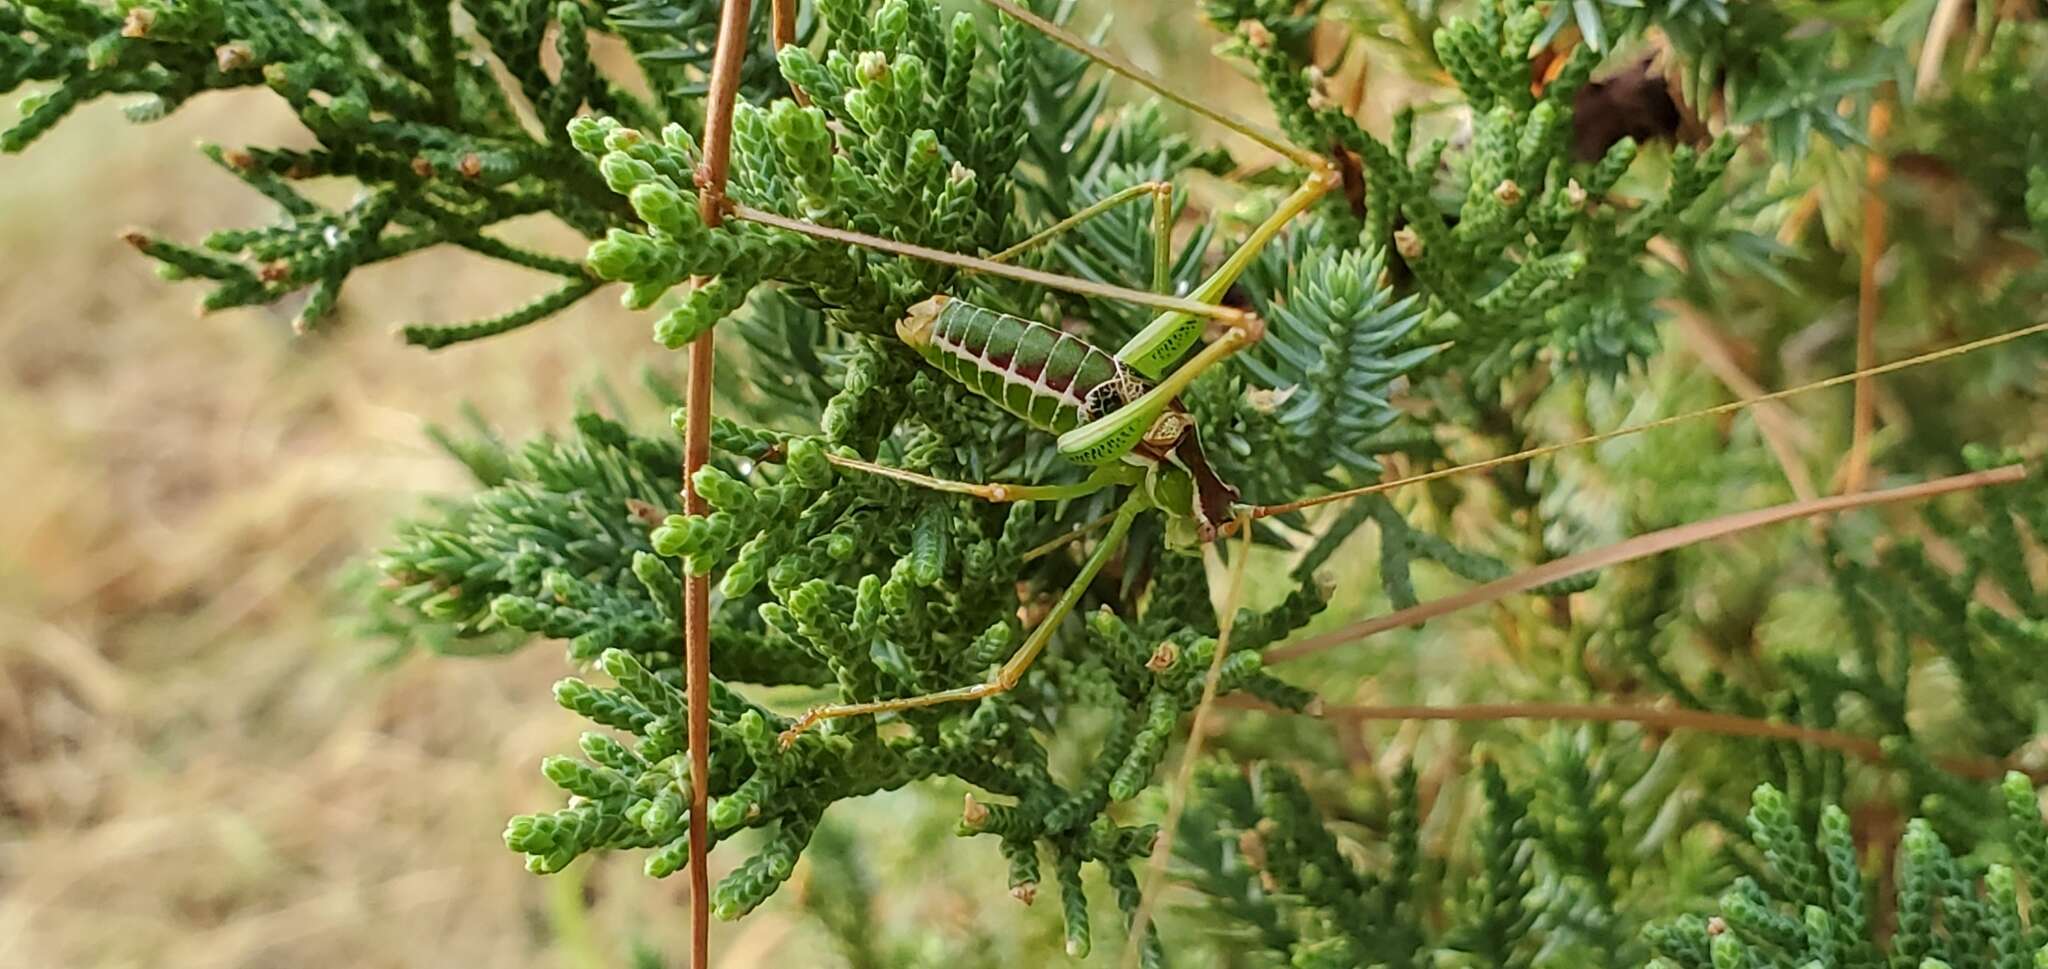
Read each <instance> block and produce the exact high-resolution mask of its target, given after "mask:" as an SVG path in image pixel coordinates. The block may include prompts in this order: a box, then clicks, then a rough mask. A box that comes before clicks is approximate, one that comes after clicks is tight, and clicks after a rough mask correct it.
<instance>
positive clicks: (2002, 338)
mask: <svg viewBox="0 0 2048 969" xmlns="http://www.w3.org/2000/svg"><path fill="white" fill-rule="evenodd" d="M2037 333H2048V322H2042V323H2036V324H2034V325H2032V326H2025V327H2021V328H2019V329H2017V330H2009V331H2007V332H2004V333H1999V334H1996V335H1993V336H1987V337H1984V338H1983V339H1980V340H1972V341H1970V342H1968V343H1961V344H1957V345H1955V346H1952V347H1944V348H1942V349H1939V350H1930V351H1928V352H1926V353H1922V354H1918V355H1916V356H1911V357H1907V358H1905V359H1903V360H1894V361H1892V362H1890V363H1885V364H1879V365H1877V366H1875V367H1866V368H1864V369H1861V370H1851V371H1849V372H1848V373H1845V374H1837V375H1836V376H1833V377H1828V378H1825V379H1822V380H1816V381H1814V382H1812V383H1808V384H1800V385H1799V386H1797V387H1788V388H1786V389H1784V390H1774V391H1772V392H1770V393H1768V394H1763V395H1761V396H1758V397H1747V398H1743V399H1739V400H1731V401H1728V402H1727V403H1724V404H1716V405H1714V406H1712V407H1706V408H1701V409H1700V410H1694V411H1687V412H1685V413H1683V414H1673V415H1671V416H1670V417H1660V418H1658V419H1656V420H1654V421H1645V422H1643V423H1641V424H1629V425H1627V426H1624V427H1618V428H1615V429H1614V430H1611V431H1603V432H1601V433H1599V434H1589V435H1587V436H1585V437H1581V438H1577V439H1575V440H1570V441H1565V442H1562V443H1559V444H1545V445H1543V446H1541V447H1533V448H1529V449H1527V450H1523V451H1516V452H1514V453H1513V454H1503V455H1501V456H1499V457H1496V458H1487V459H1486V460H1484V461H1474V462H1472V463H1470V464H1460V465H1457V466H1455V467H1449V468H1439V469H1437V470H1435V471H1425V472H1423V473H1421V474H1412V475H1409V476H1407V477H1405V478H1395V479H1393V480H1391V481H1382V482H1380V483H1378V484H1371V485H1366V486H1364V487H1361V488H1351V489H1349V490H1345V491H1334V492H1331V493H1330V494H1327V495H1317V496H1315V497H1313V498H1303V499H1301V500H1300V501H1290V502H1286V503H1284V504H1279V505H1260V506H1258V507H1257V508H1256V509H1255V510H1254V511H1253V512H1252V516H1251V517H1253V518H1271V517H1273V516H1275V515H1285V514H1287V513H1289V512H1296V511H1300V510H1302V509H1304V508H1313V507H1315V506H1317V505H1327V504H1330V503H1331V502H1336V501H1348V500H1350V499H1352V498H1363V497H1365V496H1366V495H1376V494H1379V493H1380V492H1383V491H1392V490H1394V489H1395V488H1405V487H1407V486H1409V485H1417V484H1422V483H1423V482H1425V481H1437V480H1440V479H1443V478H1449V477H1454V476H1456V475H1461V474H1467V473H1470V472H1473V471H1484V470H1487V469H1489V468H1497V467H1500V466H1502V465H1507V464H1519V463H1521V462H1523V461H1530V460H1534V459H1536V458H1540V457H1544V456H1546V455H1550V454H1556V453H1558V452H1559V451H1569V450H1571V449H1573V448H1578V447H1585V446H1587V445H1590V444H1600V443H1602V442H1605V441H1612V440H1614V439H1616V438H1621V437H1627V436H1629V435H1631V434H1640V433H1642V432H1644V431H1651V430H1656V429H1657V428H1660V427H1669V426H1671V425H1673V424H1683V423H1685V422H1687V421H1691V420H1696V419H1698V418H1702V417H1717V416H1720V415H1722V414H1733V413H1735V412H1737V411H1740V410H1744V409H1747V408H1749V407H1754V406H1756V405H1757V404H1762V403H1766V402H1769V401H1774V400H1783V399H1785V398H1787V397H1796V396H1798V395H1800V394H1805V393H1811V392H1813V391H1816V390H1825V389H1827V388H1829V387H1838V386H1840V385H1842V384H1846V383H1854V382H1858V381H1863V380H1867V379H1868V378H1871V377H1877V376H1881V375H1883V374H1888V373H1893V372H1896V371H1900V370H1910V369H1912V368H1914V367H1918V366H1921V365H1923V364H1929V363H1933V362H1935V361H1937V360H1945V359H1948V358H1949V357H1959V356H1962V355H1963V354H1966V353H1971V352H1974V351H1977V350H1982V349H1984V348H1986V347H1994V346H1997V345H1999V344H2001V343H2010V342H2012V341H2014V340H2019V339H2023V338H2026V337H2030V336H2033V335H2035V334H2037ZM1234 527H1235V524H1234V523H1233V524H1232V525H1229V526H1225V530H1226V532H1227V531H1228V530H1230V529H1232V528H1234Z"/></svg>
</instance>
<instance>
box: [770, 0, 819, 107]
mask: <svg viewBox="0 0 2048 969" xmlns="http://www.w3.org/2000/svg"><path fill="white" fill-rule="evenodd" d="M771 2H772V4H773V5H772V6H771V8H770V13H771V14H772V15H773V16H772V18H771V19H770V22H769V30H770V31H771V33H770V34H769V37H770V38H771V41H772V43H774V45H775V51H776V54H777V55H778V56H780V54H781V52H782V49H783V48H784V47H788V46H789V45H791V44H794V43H796V0H771ZM789 94H790V96H791V97H793V98H796V103H798V104H801V105H803V106H804V107H807V108H808V107H810V106H811V96H810V94H809V93H808V92H806V91H805V90H804V89H803V88H800V87H797V86H796V82H795V81H791V82H789Z"/></svg>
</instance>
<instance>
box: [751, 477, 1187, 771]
mask: <svg viewBox="0 0 2048 969" xmlns="http://www.w3.org/2000/svg"><path fill="white" fill-rule="evenodd" d="M1146 507H1148V505H1147V503H1146V501H1145V498H1144V496H1143V494H1142V493H1140V492H1133V493H1132V494H1131V495H1130V496H1129V497H1127V498H1125V499H1124V503H1123V505H1122V506H1121V507H1119V508H1118V509H1117V513H1116V518H1115V519H1113V520H1112V521H1111V522H1110V526H1109V531H1108V532H1107V533H1106V534H1104V535H1103V536H1102V542H1101V544H1099V545H1097V546H1096V547H1095V551H1094V552H1092V553H1090V554H1089V556H1088V559H1087V561H1085V562H1083V563H1081V571H1080V573H1079V574H1077V575H1076V576H1074V581H1073V582H1071V583H1069V584H1068V586H1067V588H1066V590H1065V591H1063V592H1061V593H1060V597H1059V600H1058V601H1057V602H1055V603H1053V607H1052V609H1050V610H1048V611H1047V612H1046V614H1045V617H1044V618H1043V619H1040V620H1039V621H1038V625H1037V626H1035V627H1033V628H1032V630H1031V635H1030V636H1028V637H1026V638H1025V640H1024V644H1023V645H1022V646H1019V647H1018V648H1017V652H1016V653H1014V654H1012V655H1011V656H1010V658H1009V659H1008V660H1007V661H1005V662H1004V663H1003V665H1002V666H1001V667H999V668H998V669H997V670H996V673H995V675H994V676H992V677H990V678H989V679H988V680H987V681H986V682H983V683H976V684H974V685H972V686H963V687H956V688H954V689H950V690H940V691H937V692H934V693H922V694H919V695H917V696H906V697H897V698H894V699H888V700H874V701H870V702H867V703H837V704H830V705H827V706H821V707H815V708H812V709H811V710H810V711H809V712H807V713H805V714H804V715H803V716H802V717H800V718H798V719H797V721H796V723H794V724H792V725H791V726H790V728H789V729H788V730H785V731H783V733H782V743H783V745H784V746H788V745H789V744H791V743H793V742H795V740H796V738H797V737H798V736H799V735H800V734H802V733H804V732H805V731H807V730H810V729H811V728H812V727H815V726H817V725H818V724H820V723H823V722H825V721H827V720H836V719H840V718H843V717H859V716H874V715H877V714H883V713H894V712H896V711H899V710H915V709H920V708H922V707H930V706H938V705H940V704H945V703H963V702H967V701H970V700H981V699H986V698H988V697H992V696H995V695H997V694H999V693H1005V692H1008V691H1009V690H1010V689H1011V688H1013V687H1015V686H1016V685H1017V684H1018V683H1019V682H1021V681H1022V680H1023V679H1024V674H1025V673H1027V672H1029V671H1030V669H1031V664H1032V663H1034V662H1036V661H1037V660H1038V657H1039V656H1040V654H1042V653H1044V652H1045V647H1046V645H1047V644H1049V643H1050V642H1052V637H1053V634H1054V633H1056V632H1058V631H1059V628H1060V624H1061V623H1063V622H1065V621H1066V618H1067V616H1069V615H1071V614H1072V613H1073V611H1074V607H1075V606H1077V605H1079V604H1080V601H1081V597H1082V596H1083V595H1085V594H1086V593H1087V591H1088V587H1089V585H1091V584H1093V583H1094V581H1095V577H1096V576H1097V575H1099V574H1101V572H1102V569H1103V567H1104V566H1105V565H1108V564H1109V561H1110V559H1112V558H1114V557H1116V553H1117V552H1118V551H1119V550H1120V549H1121V548H1122V547H1123V544H1124V540H1125V539H1126V538H1128V537H1129V536H1130V533H1131V523H1132V522H1133V521H1135V520H1136V519H1137V517H1138V514H1139V513H1140V512H1142V511H1144V510H1145V508H1146Z"/></svg>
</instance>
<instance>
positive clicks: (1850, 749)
mask: <svg viewBox="0 0 2048 969" xmlns="http://www.w3.org/2000/svg"><path fill="white" fill-rule="evenodd" d="M1221 702H1222V703H1223V705H1224V706H1227V707H1231V708H1234V709H1239V710H1262V711H1266V712H1270V713H1287V712H1290V711H1286V710H1281V709H1279V708H1277V707H1272V706H1268V705H1266V704H1264V703H1260V702H1258V701H1256V700H1251V699H1246V698H1239V697H1225V698H1223V700H1222V701H1221ZM1307 713H1308V715H1309V716H1313V717H1316V718H1317V719H1321V720H1329V721H1335V722H1346V723H1368V722H1372V721H1382V720H1404V721H1406V720H1449V721H1456V722H1460V723H1492V722H1498V721H1502V720H1565V721H1572V722H1578V723H1636V724H1641V725H1643V726H1646V727H1655V728H1658V729H1661V730H1690V731H1695V732H1698V733H1710V734H1716V735H1718V736H1723V737H1756V738H1759V739H1764V740H1787V741H1791V742H1793V743H1798V744H1805V745H1806V746H1809V747H1819V748H1822V749H1824V750H1833V751H1836V752H1839V753H1842V754H1847V755H1848V756H1851V757H1855V758H1857V759H1860V760H1867V761H1871V762H1873V763H1884V762H1886V761H1887V760H1888V759H1889V758H1887V757H1886V756H1885V753H1884V746H1883V745H1882V744H1880V743H1879V742H1878V741H1876V740H1873V739H1871V738H1869V737H1860V736H1857V735H1856V734H1852V733H1845V732H1842V731H1839V730H1822V729H1820V728H1818V727H1802V726H1799V725H1798V724H1791V723H1779V722H1777V721H1773V720H1759V719H1756V718H1753V717H1743V716H1737V715H1735V714H1731V713H1714V712H1710V711H1706V710H1688V709H1684V708H1682V707H1652V706H1640V705H1629V704H1596V703H1544V702H1529V703H1461V704H1453V705H1446V706H1377V705H1376V706H1324V707H1322V708H1321V709H1311V710H1309V711H1307ZM1934 764H1935V765H1936V766H1937V767H1940V768H1941V769H1942V770H1944V771H1947V772H1948V773H1951V774H1954V775H1956V776H1958V777H1967V778H1971V779H1974V780H1984V779H1996V778H1999V777H2002V776H2004V774H2005V772H2006V771H2009V770H2019V771H2023V772H2025V773H2027V774H2029V775H2030V776H2033V777H2035V779H2036V780H2040V779H2042V778H2044V777H2048V770H2037V769H2028V768H2024V767H2020V766H2018V765H2016V764H2012V763H2009V762H2007V761H2002V760H1993V759H1990V758H1979V757H1943V758H1936V759H1935V760H1934Z"/></svg>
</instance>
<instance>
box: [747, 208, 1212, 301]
mask: <svg viewBox="0 0 2048 969" xmlns="http://www.w3.org/2000/svg"><path fill="white" fill-rule="evenodd" d="M725 208H726V211H727V212H728V213H729V214H730V215H731V216H732V217H733V218H735V219H739V220H741V221H744V222H758V223H760V224H762V225H765V226H768V227H770V228H775V229H782V230H784V231H787V232H796V233H800V234H802V235H807V236H810V237H812V238H814V239H824V240H827V241H829V242H843V243H845V244H847V245H850V246H860V247H862V248H865V249H874V250H877V251H880V252H887V253H891V254H893V255H898V256H909V257H911V258H913V259H922V260H925V261H926V262H935V263H938V264H939V265H942V266H952V267H953V268H955V269H963V270H966V271H967V272H974V273H986V274H988V275H990V276H1003V277H1006V278H1009V279H1018V280H1023V281H1024V282H1027V283H1032V284H1035V285H1038V286H1044V287H1046V288H1048V289H1059V290H1065V291H1066V292H1069V293H1079V294H1081V295H1082V296H1095V297H1099V298H1101V299H1114V300H1121V301H1123V302H1126V303H1136V304H1138V305H1140V306H1150V307H1152V308H1154V309H1161V310H1173V311H1175V312H1180V313H1187V314H1189V315H1191V316H1204V317H1209V318H1212V319H1218V320H1226V321H1232V320H1242V319H1244V318H1245V317H1246V316H1247V315H1248V314H1246V313H1245V311H1243V310H1241V309H1238V308H1236V307H1234V306H1218V305H1216V304H1213V303H1203V302H1198V301H1196V300H1191V299H1182V298H1181V297H1178V296H1168V295H1166V294H1164V293H1148V292H1146V291H1144V290H1142V289H1131V288H1128V287H1125V286H1118V285H1115V284H1113V283H1098V282H1096V281H1094V280H1092V279H1082V278H1080V277H1078V276H1062V275H1060V274H1058V273H1049V272H1045V271H1044V270H1040V269H1032V268H1030V267H1027V266H1013V265H1010V264H1008V263H1001V262H994V261H991V260H988V259H983V258H980V257H979V256H969V255H965V254H962V253H958V252H947V251H946V250H944V249H933V248H931V247H929V246H920V245H917V244H915V243H910V242H897V241H896V240H894V239H884V238H882V237H881V236H872V235H868V234H867V233H865V232H854V231H852V230H850V229H835V228H833V227H831V226H829V225H819V224H817V223H815V222H805V221H803V220H802V219H792V218H790V217H788V216H786V215H776V214H775V213H773V212H769V211H765V210H762V209H757V208H754V207H753V206H751V205H740V204H738V203H729V204H728V205H727V206H726V207H725Z"/></svg>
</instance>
